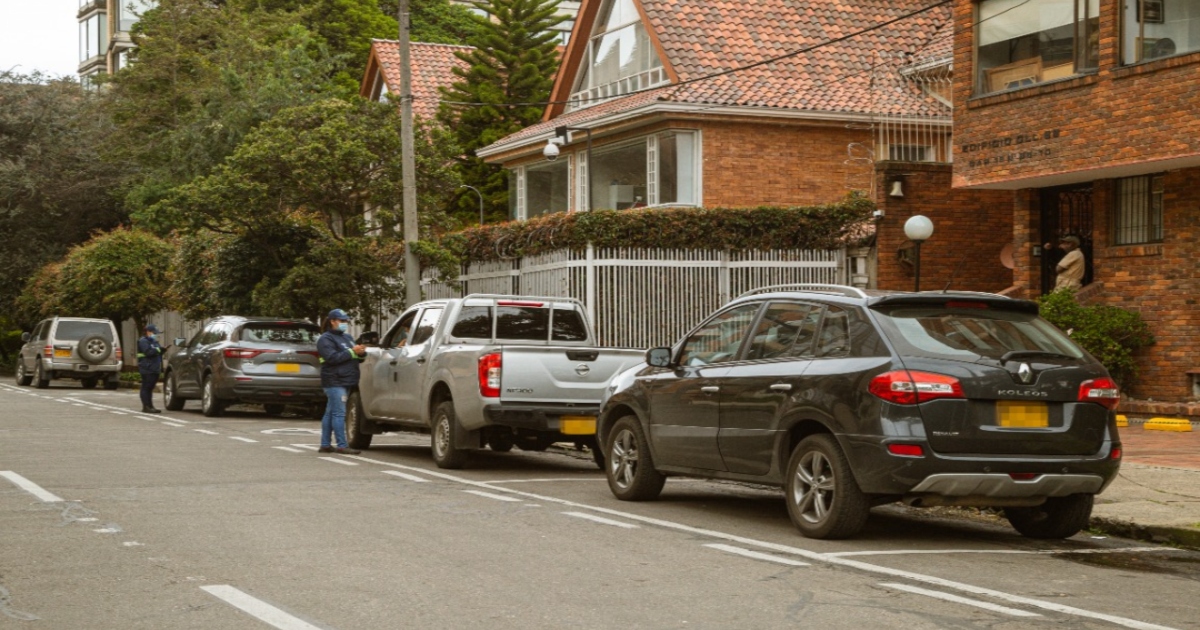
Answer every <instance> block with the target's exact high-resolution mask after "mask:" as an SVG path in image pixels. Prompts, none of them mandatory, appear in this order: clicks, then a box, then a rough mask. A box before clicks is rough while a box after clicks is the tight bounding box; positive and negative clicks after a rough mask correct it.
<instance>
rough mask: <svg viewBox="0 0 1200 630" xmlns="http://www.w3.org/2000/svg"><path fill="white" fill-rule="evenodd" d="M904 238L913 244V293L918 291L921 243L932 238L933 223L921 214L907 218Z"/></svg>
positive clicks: (919, 287) (919, 288)
mask: <svg viewBox="0 0 1200 630" xmlns="http://www.w3.org/2000/svg"><path fill="white" fill-rule="evenodd" d="M904 236H906V237H908V240H910V241H912V242H913V254H914V262H913V265H914V271H915V274H914V275H915V284H914V286H913V291H920V290H921V243H924V242H925V241H927V240H929V237H931V236H933V221H930V220H929V217H927V216H925V215H923V214H918V215H915V216H912V217H909V219H908V220H907V221H905V222H904Z"/></svg>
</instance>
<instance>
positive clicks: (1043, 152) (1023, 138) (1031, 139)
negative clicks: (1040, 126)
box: [959, 129, 1062, 168]
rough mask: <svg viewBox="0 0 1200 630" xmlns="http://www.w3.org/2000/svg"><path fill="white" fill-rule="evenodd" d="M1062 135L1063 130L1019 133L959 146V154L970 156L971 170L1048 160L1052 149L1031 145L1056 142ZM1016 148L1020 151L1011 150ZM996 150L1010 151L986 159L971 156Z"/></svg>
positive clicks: (968, 163) (968, 161)
mask: <svg viewBox="0 0 1200 630" xmlns="http://www.w3.org/2000/svg"><path fill="white" fill-rule="evenodd" d="M1061 135H1062V130H1061V129H1048V130H1046V131H1042V132H1036V131H1035V132H1030V133H1018V134H1013V135H1010V136H1003V137H1000V138H994V139H992V140H984V141H982V142H968V143H964V144H961V145H959V153H960V154H961V155H964V156H969V157H968V159H967V166H968V167H970V168H974V167H977V166H989V165H992V164H1007V163H1010V162H1023V161H1025V160H1033V159H1040V158H1047V157H1050V156H1051V155H1053V154H1054V151H1053V150H1052V149H1048V148H1045V147H1038V148H1034V147H1032V146H1029V145H1032V144H1033V143H1035V142H1043V141H1046V140H1055V139H1057V138H1059V137H1060V136H1061ZM1018 147H1019V148H1018ZM1014 148H1018V150H1015V151H1013V150H1011V149H1014ZM994 150H1008V151H1006V152H1005V153H1004V154H1002V155H987V156H986V157H985V156H981V155H970V154H973V153H974V154H978V153H982V152H988V153H990V152H992V151H994Z"/></svg>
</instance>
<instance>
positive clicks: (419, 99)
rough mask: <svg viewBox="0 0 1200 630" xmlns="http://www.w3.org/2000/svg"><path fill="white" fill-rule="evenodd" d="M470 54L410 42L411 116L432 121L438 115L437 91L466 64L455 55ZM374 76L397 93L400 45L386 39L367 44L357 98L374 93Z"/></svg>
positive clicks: (454, 48) (444, 46)
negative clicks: (367, 58) (365, 68)
mask: <svg viewBox="0 0 1200 630" xmlns="http://www.w3.org/2000/svg"><path fill="white" fill-rule="evenodd" d="M468 50H472V48H471V47H470V46H455V45H451V44H426V43H423V42H412V43H411V44H409V54H410V55H411V57H412V92H413V115H414V116H419V117H421V118H424V119H425V120H432V119H433V118H434V117H435V116H436V115H437V111H438V100H439V99H440V98H441V94H439V93H438V88H439V87H450V84H451V83H454V81H455V80H456V79H457V77H455V76H454V72H453V69H454V68H456V67H458V68H463V69H466V68H467V64H466V63H465V62H463V61H462V60H461V59H459V58H458V57H457V56H455V54H454V53H455V52H456V51H458V52H461V51H468ZM378 74H382V75H383V80H384V82H385V83H386V84H387V89H388V92H389V93H391V94H399V93H400V42H398V41H394V40H388V39H375V40H371V56H370V58H369V60H368V61H367V72H366V74H365V75H364V77H363V82H362V89H361V91H360V94H361V95H362V96H363V98H372V97H374V96H375V95H376V94H377V93H378V89H379V86H377V85H375V81H376V77H377V75H378Z"/></svg>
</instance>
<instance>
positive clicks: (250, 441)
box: [229, 435, 258, 444]
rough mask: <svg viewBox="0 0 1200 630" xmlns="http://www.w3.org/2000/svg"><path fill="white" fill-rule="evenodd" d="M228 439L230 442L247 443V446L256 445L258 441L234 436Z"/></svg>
mask: <svg viewBox="0 0 1200 630" xmlns="http://www.w3.org/2000/svg"><path fill="white" fill-rule="evenodd" d="M229 439H231V440H237V441H239V442H245V443H247V444H258V440H251V439H250V438H246V437H238V436H236V435H231V436H229Z"/></svg>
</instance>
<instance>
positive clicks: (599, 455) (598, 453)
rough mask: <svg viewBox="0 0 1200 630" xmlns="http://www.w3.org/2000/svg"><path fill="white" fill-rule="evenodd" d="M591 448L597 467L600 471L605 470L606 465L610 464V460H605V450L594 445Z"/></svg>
mask: <svg viewBox="0 0 1200 630" xmlns="http://www.w3.org/2000/svg"><path fill="white" fill-rule="evenodd" d="M589 448H591V449H592V461H593V462H596V467H597V468H599V469H600V470H604V469H605V468H604V465H605V464H606V463H607V462H608V460H607V459H605V458H604V449H602V448H600V447H599V446H596V445H592V446H590V447H589Z"/></svg>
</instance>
